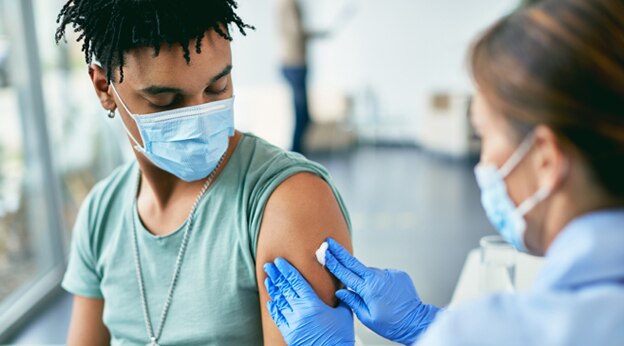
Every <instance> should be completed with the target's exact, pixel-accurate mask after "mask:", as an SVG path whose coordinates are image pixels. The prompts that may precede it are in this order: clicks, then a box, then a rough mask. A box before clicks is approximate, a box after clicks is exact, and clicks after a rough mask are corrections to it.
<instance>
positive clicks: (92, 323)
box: [67, 295, 110, 346]
mask: <svg viewBox="0 0 624 346" xmlns="http://www.w3.org/2000/svg"><path fill="white" fill-rule="evenodd" d="M103 312H104V300H103V299H93V298H86V297H82V296H78V295H75V296H74V304H73V308H72V317H71V323H70V325H69V332H68V334H67V345H69V346H78V345H96V346H97V345H109V344H110V334H109V332H108V329H107V328H106V326H105V325H104V322H103V320H102V313H103Z"/></svg>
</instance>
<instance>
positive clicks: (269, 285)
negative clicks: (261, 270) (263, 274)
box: [264, 277, 282, 300]
mask: <svg viewBox="0 0 624 346" xmlns="http://www.w3.org/2000/svg"><path fill="white" fill-rule="evenodd" d="M264 287H266V289H267V292H268V293H269V297H271V299H272V300H277V299H279V298H280V297H281V296H282V294H281V293H280V291H279V289H278V288H277V286H275V284H274V283H273V280H271V278H270V277H268V278H266V279H265V280H264Z"/></svg>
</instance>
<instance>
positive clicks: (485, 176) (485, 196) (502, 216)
mask: <svg viewBox="0 0 624 346" xmlns="http://www.w3.org/2000/svg"><path fill="white" fill-rule="evenodd" d="M534 140H535V138H534V136H533V134H530V135H529V136H528V137H527V138H526V139H524V141H523V142H522V144H520V146H519V147H518V149H517V150H516V151H515V152H514V153H513V154H512V155H511V157H510V158H509V160H507V162H506V163H505V164H504V165H503V167H501V168H500V169H498V168H497V167H496V166H495V165H492V164H484V163H479V164H478V165H477V167H476V168H475V175H476V177H477V183H478V184H479V187H480V188H481V203H482V204H483V208H484V209H485V213H486V214H487V217H488V219H489V220H490V222H491V223H492V225H493V226H494V227H495V228H496V230H497V231H498V232H499V233H500V234H501V236H502V237H503V238H504V239H505V240H506V241H507V242H508V243H510V244H511V245H512V246H513V247H514V248H516V249H517V250H518V251H522V252H527V248H526V245H525V242H524V234H525V232H526V228H527V224H526V220H525V219H524V216H525V215H526V214H527V213H528V212H529V211H531V210H532V209H533V208H535V206H536V205H538V204H539V203H541V202H542V201H544V200H545V199H546V198H548V196H549V195H550V189H548V188H541V189H540V190H539V191H537V192H536V193H535V194H534V195H533V196H531V197H529V198H528V199H527V200H526V201H524V202H523V203H521V204H520V206H519V207H516V206H515V204H514V202H513V201H512V200H511V197H510V196H509V193H508V191H507V186H506V185H505V178H506V177H507V176H508V175H509V174H510V173H511V172H512V171H513V170H514V169H515V168H516V167H517V166H518V165H519V164H520V162H521V161H522V160H523V159H524V157H525V156H526V155H527V154H528V152H529V151H530V150H531V147H532V146H533V144H534Z"/></svg>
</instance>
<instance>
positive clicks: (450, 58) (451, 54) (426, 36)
mask: <svg viewBox="0 0 624 346" xmlns="http://www.w3.org/2000/svg"><path fill="white" fill-rule="evenodd" d="M517 2H518V1H517V0H471V1H462V0H383V1H381V0H351V1H348V0H305V2H304V4H305V8H306V9H307V13H308V17H307V20H308V24H309V26H310V27H313V28H325V27H327V26H332V25H333V24H334V22H336V21H335V20H334V18H335V17H336V16H337V14H338V12H340V9H341V8H342V7H343V6H345V5H348V4H352V5H353V6H354V7H355V9H356V13H355V15H354V16H353V17H352V18H351V20H350V21H348V23H346V24H345V25H344V26H343V27H342V29H341V30H340V31H339V32H338V33H336V35H335V36H334V37H332V38H331V39H328V40H326V41H322V42H321V41H320V42H317V43H315V44H313V45H312V47H311V54H310V58H311V59H310V61H311V63H312V68H313V70H312V75H311V82H312V84H313V85H315V86H317V87H324V86H331V87H332V88H336V87H338V88H343V89H345V90H346V91H348V92H349V93H361V92H362V91H363V90H364V89H366V88H371V89H372V90H373V91H374V93H375V94H376V96H377V98H378V102H379V113H380V114H379V116H380V117H381V118H382V119H383V121H384V122H385V123H388V124H394V126H395V127H400V128H401V129H403V131H402V132H401V133H402V134H403V135H404V136H408V137H409V139H411V140H414V141H418V138H417V136H418V132H419V123H420V122H421V119H422V114H423V112H424V109H425V108H426V102H427V100H428V97H429V95H430V93H431V92H434V91H436V90H442V91H451V92H467V91H470V90H471V83H470V79H469V77H468V75H467V73H466V68H465V67H466V52H467V48H468V47H469V45H470V42H471V41H472V39H473V38H474V37H475V36H476V35H477V34H478V33H479V32H481V31H482V30H483V29H484V28H485V27H487V26H488V25H489V24H491V23H492V22H493V21H494V20H496V19H497V18H499V17H500V16H502V15H503V14H506V13H508V12H509V11H510V10H511V9H513V8H514V6H515V5H516V3H517ZM240 15H241V17H242V18H243V19H244V20H246V21H248V22H249V23H251V24H253V25H255V26H256V27H257V31H255V32H251V33H250V34H249V35H248V37H239V36H237V37H236V39H235V42H234V54H235V57H234V61H235V65H236V66H235V69H236V72H235V78H236V82H237V83H238V85H242V86H262V85H267V84H275V83H281V78H280V75H279V70H278V69H279V61H278V54H277V52H278V45H277V44H278V42H277V39H276V24H275V22H274V3H273V0H240ZM253 116H254V117H257V116H262V115H261V114H255V115H253Z"/></svg>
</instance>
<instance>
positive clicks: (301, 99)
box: [282, 66, 310, 153]
mask: <svg viewBox="0 0 624 346" xmlns="http://www.w3.org/2000/svg"><path fill="white" fill-rule="evenodd" d="M282 74H283V75H284V78H286V81H288V84H289V85H290V88H291V89H292V93H293V100H294V106H295V133H294V134H293V142H292V151H295V152H298V153H301V152H302V150H303V138H304V135H305V131H306V129H307V128H308V125H309V124H310V111H309V109H308V87H307V76H308V68H307V67H305V66H283V67H282Z"/></svg>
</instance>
